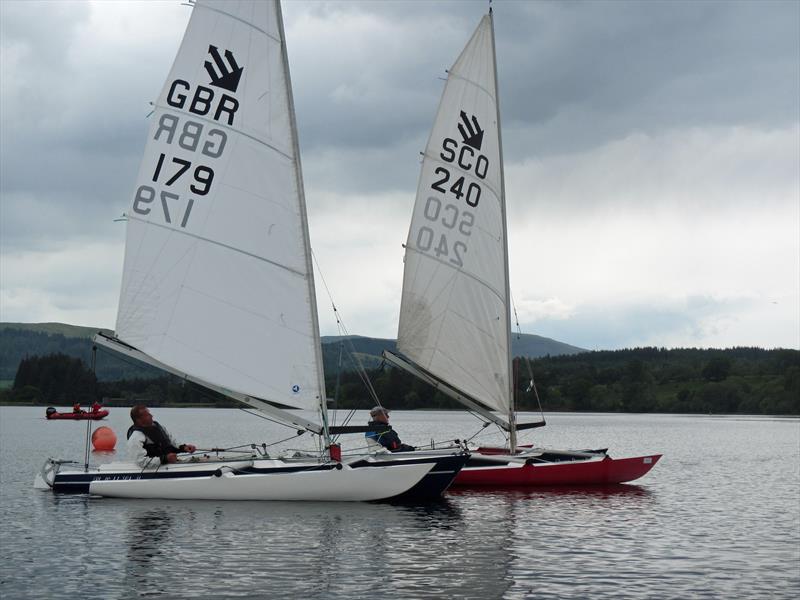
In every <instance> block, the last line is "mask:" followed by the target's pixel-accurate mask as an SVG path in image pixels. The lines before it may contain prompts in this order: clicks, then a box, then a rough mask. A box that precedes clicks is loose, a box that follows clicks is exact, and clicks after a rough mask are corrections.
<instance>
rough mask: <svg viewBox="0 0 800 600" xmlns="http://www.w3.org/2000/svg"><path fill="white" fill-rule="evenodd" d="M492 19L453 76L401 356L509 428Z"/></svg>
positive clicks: (431, 145)
mask: <svg viewBox="0 0 800 600" xmlns="http://www.w3.org/2000/svg"><path fill="white" fill-rule="evenodd" d="M495 69H496V66H495V58H494V31H493V24H492V16H491V14H488V15H486V16H484V17H483V19H482V20H481V22H480V24H479V25H478V27H477V29H476V30H475V33H474V34H473V35H472V38H471V39H470V40H469V43H468V44H467V46H466V47H465V48H464V50H463V51H462V53H461V55H460V56H459V57H458V60H456V62H455V64H454V65H453V67H452V68H451V69H450V70H449V74H448V78H447V82H446V84H445V88H444V91H443V93H442V99H441V102H440V104H439V109H438V112H437V114H436V120H435V122H434V126H433V130H432V132H431V136H430V139H429V140H428V145H427V147H426V149H425V155H424V159H423V162H422V172H421V175H420V179H419V187H418V188H417V199H416V203H415V205H414V213H413V216H412V219H411V228H410V230H409V234H408V241H407V243H406V253H405V273H404V277H403V296H402V302H401V308H400V324H399V332H398V341H397V347H398V350H399V351H400V352H401V353H403V354H404V355H405V356H406V357H408V358H409V359H411V360H412V361H413V362H414V363H416V364H417V365H419V366H421V367H422V368H424V369H425V370H427V371H428V372H429V373H431V374H432V375H434V376H435V377H437V378H438V379H440V380H443V381H444V382H446V383H448V384H450V385H452V386H454V387H455V388H457V389H458V390H460V391H462V392H464V393H466V394H468V395H469V396H471V397H472V398H473V399H475V400H477V401H479V402H480V403H482V404H484V405H485V406H487V407H488V408H490V409H494V410H498V411H502V412H503V413H507V414H508V415H509V418H510V419H512V418H513V416H512V404H511V403H512V395H511V382H510V373H511V369H510V340H509V337H510V327H509V309H508V306H509V302H508V297H509V292H508V267H507V242H506V225H505V223H506V219H505V199H504V192H503V165H502V148H501V141H500V124H499V116H498V115H499V111H498V104H497V78H496V72H495Z"/></svg>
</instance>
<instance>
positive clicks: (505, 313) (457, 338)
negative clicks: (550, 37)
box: [384, 9, 660, 485]
mask: <svg viewBox="0 0 800 600" xmlns="http://www.w3.org/2000/svg"><path fill="white" fill-rule="evenodd" d="M397 337H398V339H397V349H398V354H392V353H391V352H388V351H387V352H384V357H385V358H386V359H387V361H388V362H390V363H391V364H393V365H395V366H397V367H400V368H402V369H404V370H406V371H409V372H410V373H412V374H414V375H415V376H417V377H419V378H421V379H423V380H425V381H427V382H428V383H430V384H431V385H434V386H436V387H437V388H438V389H439V390H440V391H442V392H444V393H445V394H447V395H449V396H451V397H453V398H455V399H456V400H458V401H460V402H461V403H463V404H464V405H465V406H467V407H468V408H469V409H470V410H472V411H474V412H476V413H478V414H479V415H481V416H482V417H483V418H484V419H485V420H486V421H487V422H493V423H495V424H497V425H498V426H500V427H501V428H502V429H503V430H505V431H506V432H508V441H509V445H508V447H507V448H505V449H498V448H495V449H488V448H487V449H478V450H477V453H473V455H472V458H471V459H470V461H469V462H468V463H467V466H466V467H465V468H464V469H462V471H461V473H460V474H459V475H458V477H457V478H456V483H457V484H458V483H465V484H476V485H482V484H483V485H503V484H514V485H551V484H565V483H566V484H585V483H618V482H622V481H630V480H633V479H636V478H638V477H641V476H642V475H644V474H645V473H646V472H647V471H649V470H650V468H651V467H652V466H653V465H654V464H655V463H656V461H657V460H658V459H659V458H660V455H650V456H642V457H636V458H628V459H617V460H613V459H611V458H610V457H609V456H608V455H607V454H606V453H605V451H578V452H574V451H556V450H549V449H542V448H529V447H525V448H520V447H518V444H517V431H518V430H520V429H524V428H530V427H536V426H540V425H543V424H544V422H543V421H542V422H536V423H526V424H519V423H517V422H516V410H515V406H514V391H513V385H514V382H513V377H512V373H513V370H512V356H511V326H510V292H509V275H508V235H507V216H506V201H505V180H504V172H503V149H502V140H501V128H500V106H499V101H498V94H497V68H496V58H495V43H494V23H493V15H492V12H491V9H490V11H489V14H487V15H485V16H484V17H483V18H482V19H481V22H480V23H479V24H478V27H477V29H476V30H475V32H474V33H473V34H472V37H471V38H470V40H469V42H468V43H467V45H466V47H465V48H464V50H463V51H462V52H461V54H460V56H459V57H458V59H457V60H456V62H455V63H454V64H453V66H452V68H451V69H450V70H449V71H448V77H447V82H446V83H445V87H444V91H443V92H442V98H441V101H440V104H439V109H438V112H437V114H436V119H435V121H434V125H433V129H432V131H431V135H430V138H429V140H428V144H427V147H426V149H425V153H424V158H423V162H422V171H421V174H420V179H419V186H418V188H417V197H416V203H415V205H414V212H413V216H412V218H411V227H410V229H409V234H408V239H407V242H406V245H405V271H404V276H403V295H402V301H401V308H400V322H399V331H398V336H397ZM498 413H499V414H498Z"/></svg>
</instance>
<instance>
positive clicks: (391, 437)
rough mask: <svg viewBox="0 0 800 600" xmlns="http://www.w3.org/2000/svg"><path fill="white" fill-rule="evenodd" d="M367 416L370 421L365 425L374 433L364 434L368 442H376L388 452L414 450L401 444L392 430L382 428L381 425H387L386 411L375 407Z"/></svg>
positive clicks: (387, 416)
mask: <svg viewBox="0 0 800 600" xmlns="http://www.w3.org/2000/svg"><path fill="white" fill-rule="evenodd" d="M369 416H370V417H371V420H370V421H369V422H368V423H367V425H369V426H370V427H373V428H374V431H368V432H366V433H365V434H364V435H365V436H366V438H367V439H368V440H373V441H375V442H378V443H379V444H380V445H381V446H383V447H384V448H386V449H387V450H389V451H390V452H409V451H411V450H416V448H414V446H409V445H408V444H404V443H403V442H401V441H400V436H398V435H397V432H396V431H394V430H393V429H391V428H389V427H386V428H385V429H384V428H382V426H383V425H388V424H389V411H388V410H386V409H385V408H383V407H382V406H376V407H375V408H373V409H372V410H371V411H369Z"/></svg>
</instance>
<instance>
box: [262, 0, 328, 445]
mask: <svg viewBox="0 0 800 600" xmlns="http://www.w3.org/2000/svg"><path fill="white" fill-rule="evenodd" d="M276 10H277V13H278V27H279V28H280V33H281V55H282V58H283V70H284V73H286V88H287V93H288V96H289V119H290V125H291V130H292V149H293V151H294V158H295V164H296V166H297V168H296V169H295V178H296V182H297V194H298V196H299V199H300V217H301V219H300V220H301V222H302V228H303V245H304V247H305V259H306V272H307V273H308V275H307V281H308V294H309V303H310V308H311V324H312V327H313V332H314V353H315V356H316V358H317V360H316V362H317V384H318V388H319V393H320V398H319V412H320V417H321V418H322V436H323V438H324V440H325V446H329V445H330V442H331V440H330V432H329V431H328V406H327V394H326V392H325V373H324V371H323V367H322V346H321V344H320V334H319V318H318V315H317V293H316V290H315V288H314V265H313V263H312V262H311V239H310V236H309V233H308V214H307V212H306V194H305V189H304V188H303V168H302V165H301V162H300V144H299V142H298V138H297V120H296V118H295V114H294V93H293V92H292V78H291V75H290V74H289V55H288V53H287V50H286V33H285V31H284V28H283V11H282V10H281V3H280V0H277V2H276Z"/></svg>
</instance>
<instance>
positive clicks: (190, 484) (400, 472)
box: [89, 460, 433, 502]
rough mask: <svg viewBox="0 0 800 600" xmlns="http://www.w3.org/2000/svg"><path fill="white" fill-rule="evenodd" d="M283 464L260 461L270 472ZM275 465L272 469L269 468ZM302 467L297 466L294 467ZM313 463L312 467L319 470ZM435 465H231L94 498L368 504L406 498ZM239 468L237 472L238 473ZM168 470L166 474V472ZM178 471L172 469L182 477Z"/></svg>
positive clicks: (98, 489) (103, 490)
mask: <svg viewBox="0 0 800 600" xmlns="http://www.w3.org/2000/svg"><path fill="white" fill-rule="evenodd" d="M280 462H281V461H272V460H270V461H255V462H254V463H253V466H254V467H256V468H270V467H275V466H286V465H285V464H282V465H276V464H275V463H280ZM264 463H270V464H264ZM294 466H298V465H294ZM317 466H318V464H317V463H314V464H313V465H309V467H310V468H311V467H317ZM432 466H433V463H423V464H411V465H401V466H396V465H395V466H391V467H369V468H356V469H353V468H351V467H349V466H348V465H342V468H341V469H329V470H325V471H317V470H314V471H306V472H298V471H292V472H289V473H281V472H272V473H270V472H265V473H253V474H236V473H235V471H234V470H233V469H232V468H231V467H230V466H228V465H225V466H222V467H221V471H222V473H221V475H220V476H215V475H210V476H202V477H191V478H183V477H181V478H174V479H157V480H152V479H151V480H141V479H139V480H95V481H93V482H92V483H91V484H90V485H89V492H90V493H91V494H96V495H98V496H108V497H114V498H165V499H174V500H182V499H195V500H294V501H355V502H358V501H369V500H381V499H383V498H390V497H392V496H396V495H399V494H402V493H403V492H405V491H406V490H408V489H410V488H412V487H413V486H414V485H416V484H417V483H418V482H419V481H420V480H421V479H422V478H423V477H424V476H425V475H426V474H427V473H428V471H430V470H431V467H432ZM234 468H235V467H234ZM162 469H164V468H163V467H162ZM164 470H166V469H164ZM178 470H179V469H173V471H178Z"/></svg>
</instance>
